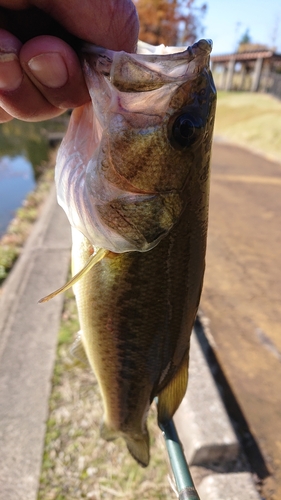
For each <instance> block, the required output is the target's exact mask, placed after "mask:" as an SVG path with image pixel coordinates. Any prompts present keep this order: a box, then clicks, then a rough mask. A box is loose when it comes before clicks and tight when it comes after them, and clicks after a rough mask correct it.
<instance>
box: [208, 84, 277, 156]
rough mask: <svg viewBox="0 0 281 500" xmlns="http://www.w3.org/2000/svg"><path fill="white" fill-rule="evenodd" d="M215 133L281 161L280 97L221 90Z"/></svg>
mask: <svg viewBox="0 0 281 500" xmlns="http://www.w3.org/2000/svg"><path fill="white" fill-rule="evenodd" d="M215 136H217V137H220V138H222V139H224V140H227V141H230V142H233V143H236V144H238V145H240V146H244V147H247V148H251V149H253V150H254V151H255V152H256V153H262V154H265V155H266V156H267V157H269V158H271V159H274V160H277V161H278V162H281V100H278V99H277V98H275V97H273V96H271V95H269V94H259V93H252V92H222V91H221V92H218V105H217V113H216V121H215Z"/></svg>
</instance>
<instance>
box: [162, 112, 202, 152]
mask: <svg viewBox="0 0 281 500" xmlns="http://www.w3.org/2000/svg"><path fill="white" fill-rule="evenodd" d="M202 127H203V122H202V119H201V118H200V117H198V116H195V115H194V114H191V113H183V114H181V115H178V116H177V117H176V119H175V121H174V123H173V124H172V129H171V134H170V140H171V143H172V146H174V147H175V148H176V149H182V148H185V147H187V146H191V144H194V142H195V141H196V140H197V139H198V135H199V133H200V130H201V128H202Z"/></svg>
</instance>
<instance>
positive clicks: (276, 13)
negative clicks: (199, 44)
mask: <svg viewBox="0 0 281 500" xmlns="http://www.w3.org/2000/svg"><path fill="white" fill-rule="evenodd" d="M204 1H206V4H207V7H208V9H207V13H206V15H205V17H204V19H203V20H202V24H203V26H204V28H205V29H204V35H203V36H204V37H205V38H211V39H212V40H213V42H214V47H213V54H226V53H231V52H234V49H235V47H236V46H237V42H238V41H239V40H240V39H241V37H242V35H243V34H244V33H245V31H246V30H247V29H249V34H250V36H251V39H252V41H253V42H257V43H265V44H267V45H269V46H272V45H275V46H277V52H279V53H281V0H267V1H263V2H260V1H258V0H224V1H223V0H197V2H196V5H198V6H199V5H201V4H202V3H204ZM274 36H275V40H274Z"/></svg>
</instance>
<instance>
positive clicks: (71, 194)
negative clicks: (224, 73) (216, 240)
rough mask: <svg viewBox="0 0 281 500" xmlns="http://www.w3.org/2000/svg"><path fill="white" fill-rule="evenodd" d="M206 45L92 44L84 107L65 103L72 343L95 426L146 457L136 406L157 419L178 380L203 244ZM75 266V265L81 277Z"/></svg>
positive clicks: (61, 182)
mask: <svg viewBox="0 0 281 500" xmlns="http://www.w3.org/2000/svg"><path fill="white" fill-rule="evenodd" d="M210 51H211V44H210V42H208V41H205V40H201V41H199V42H198V43H197V44H194V45H193V46H192V47H189V48H188V49H187V50H185V51H183V52H180V53H172V54H166V55H157V54H156V55H155V54H150V55H137V54H126V53H124V52H116V53H115V52H113V51H108V50H105V49H101V48H97V47H94V48H91V50H90V52H91V53H86V55H85V64H84V71H85V75H86V81H87V83H88V87H89V91H90V94H91V97H92V103H91V104H88V105H85V106H83V107H82V108H79V109H77V110H74V112H73V116H72V118H71V122H70V126H69V130H68V132H67V135H66V137H65V139H64V141H63V143H62V145H61V148H60V152H59V155H58V161H57V167H56V183H57V190H58V200H59V203H60V204H61V206H62V207H63V208H64V210H65V211H66V213H67V215H68V218H69V220H70V223H71V225H72V226H73V254H72V265H73V273H74V274H76V273H77V272H79V271H80V270H81V269H83V268H84V266H85V265H86V264H87V262H88V260H89V259H91V258H92V257H93V256H96V255H97V256H98V255H99V252H101V251H102V250H101V249H103V250H105V251H104V253H103V254H102V258H100V260H99V259H98V258H97V260H99V262H97V263H96V264H95V265H94V266H93V267H92V268H91V269H90V270H89V271H88V272H87V273H84V275H82V277H81V278H80V279H79V280H78V281H77V283H76V284H75V285H74V292H75V296H76V301H77V306H78V313H79V320H80V325H81V337H80V344H79V342H77V343H76V351H79V349H80V351H81V348H82V346H83V350H84V351H85V353H86V356H87V359H88V361H89V363H90V365H91V367H92V369H93V371H94V373H95V375H96V377H97V380H98V383H99V387H100V390H101V394H102V399H103V404H104V419H103V423H102V427H101V434H102V436H103V437H104V438H105V439H108V440H110V439H115V438H116V437H118V436H122V437H123V438H124V439H125V441H126V444H127V447H128V449H129V451H130V452H131V454H132V455H133V457H134V458H135V459H136V460H137V461H138V462H139V463H140V464H141V465H143V466H146V465H148V463H149V435H148V430H147V425H146V419H147V413H148V411H149V407H150V405H151V402H152V401H153V399H154V398H155V397H156V396H158V419H159V422H161V423H165V421H167V420H168V419H170V418H171V417H172V416H173V414H174V412H175V411H176V409H177V408H178V406H179V404H180V402H181V400H182V398H183V396H184V394H185V391H186V386H187V374H188V353H189V342H190V334H191V330H192V326H193V323H194V319H195V316H196V312H197V309H198V305H199V300H200V294H201V289H202V283H203V275H204V262H205V251H206V237H207V223H208V197H209V164H210V155H211V141H212V131H213V124H214V115H215V103H216V93H215V88H214V84H213V80H212V76H211V73H210V70H209V67H208V62H209V54H210ZM82 274H83V273H82Z"/></svg>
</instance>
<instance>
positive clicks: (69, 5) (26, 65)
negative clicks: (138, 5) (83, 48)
mask: <svg viewBox="0 0 281 500" xmlns="http://www.w3.org/2000/svg"><path fill="white" fill-rule="evenodd" d="M46 33H48V34H46ZM54 35H55V36H54ZM78 38H79V39H81V40H85V41H87V42H91V43H95V44H96V45H100V46H102V47H105V48H109V49H112V50H125V51H127V52H133V51H134V50H135V46H136V43H137V38H138V18H137V14H136V11H135V7H134V5H133V3H132V2H131V0H118V1H117V0H0V123H3V122H5V121H9V120H11V119H12V118H14V117H15V118H19V119H21V120H26V121H39V120H46V119H48V118H52V117H54V116H58V115H59V114H61V113H62V112H64V111H65V110H66V109H68V108H74V107H77V106H81V105H82V104H85V103H86V102H88V101H89V99H90V97H89V94H88V90H87V87H86V84H85V81H84V77H83V73H82V69H81V65H80V61H79V57H78V55H77V53H76V51H75V50H74V48H73V44H72V43H71V42H72V41H73V40H75V39H76V40H77V39H78ZM65 40H66V41H65ZM67 42H69V43H70V44H71V45H70V44H69V43H67Z"/></svg>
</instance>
